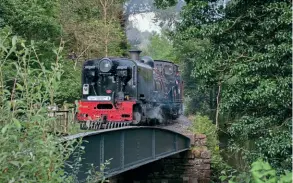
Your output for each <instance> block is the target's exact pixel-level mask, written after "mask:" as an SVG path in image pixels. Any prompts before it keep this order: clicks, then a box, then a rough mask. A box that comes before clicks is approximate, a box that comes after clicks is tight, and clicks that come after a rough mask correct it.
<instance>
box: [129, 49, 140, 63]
mask: <svg viewBox="0 0 293 183" xmlns="http://www.w3.org/2000/svg"><path fill="white" fill-rule="evenodd" d="M129 53H130V58H131V59H132V60H137V61H138V60H140V57H139V54H140V53H141V51H140V50H130V51H129Z"/></svg>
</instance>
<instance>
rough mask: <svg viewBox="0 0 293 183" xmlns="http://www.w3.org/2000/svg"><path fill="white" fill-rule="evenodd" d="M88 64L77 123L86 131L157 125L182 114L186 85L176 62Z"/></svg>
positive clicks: (134, 59) (134, 54) (133, 59)
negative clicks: (184, 85) (184, 87)
mask: <svg viewBox="0 0 293 183" xmlns="http://www.w3.org/2000/svg"><path fill="white" fill-rule="evenodd" d="M129 52H130V58H114V57H109V58H102V59H90V60H87V61H85V63H84V65H83V70H82V99H81V100H80V101H79V102H78V112H77V120H78V122H79V123H80V124H81V128H82V129H105V128H106V129H107V128H117V127H122V126H128V125H153V124H157V123H158V122H159V123H164V122H166V121H167V120H169V119H171V118H172V119H176V118H178V117H179V115H180V114H181V113H182V107H183V105H182V99H183V81H182V80H181V77H180V73H179V68H178V66H177V65H175V64H174V63H172V62H169V61H164V60H153V59H152V58H151V57H148V56H145V57H142V58H141V57H140V53H141V51H139V50H131V51H129Z"/></svg>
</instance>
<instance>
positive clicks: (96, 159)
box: [65, 127, 190, 181]
mask: <svg viewBox="0 0 293 183" xmlns="http://www.w3.org/2000/svg"><path fill="white" fill-rule="evenodd" d="M81 137H82V138H83V140H84V142H83V144H82V146H84V147H85V149H84V150H85V153H84V154H83V155H82V157H81V158H82V161H81V165H82V166H81V167H80V172H79V174H78V179H79V180H81V181H82V180H85V178H86V176H87V175H86V171H88V168H89V165H90V164H93V165H94V166H95V167H96V170H97V171H99V170H100V167H99V166H100V165H101V164H103V163H105V161H107V160H110V159H111V161H110V164H109V165H108V166H107V169H106V170H104V175H105V177H106V178H108V177H112V176H114V175H117V174H120V173H122V172H125V171H128V170H130V169H134V168H137V167H139V166H142V165H145V164H148V163H150V162H153V161H156V160H159V159H162V158H165V157H168V156H171V155H174V154H177V153H180V152H183V151H186V150H188V149H189V148H190V139H189V138H188V137H186V136H184V135H182V134H179V133H176V132H174V131H170V130H166V129H162V128H156V127H124V128H119V129H110V130H102V131H97V132H87V133H80V134H76V135H72V136H68V137H65V140H72V139H77V138H81ZM70 160H72V157H71V158H70Z"/></svg>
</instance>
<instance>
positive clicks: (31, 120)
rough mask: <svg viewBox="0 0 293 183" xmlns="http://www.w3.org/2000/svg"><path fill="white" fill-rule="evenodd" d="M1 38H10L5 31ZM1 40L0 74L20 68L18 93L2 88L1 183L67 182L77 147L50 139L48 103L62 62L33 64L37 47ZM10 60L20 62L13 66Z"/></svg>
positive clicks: (16, 82) (16, 81)
mask: <svg viewBox="0 0 293 183" xmlns="http://www.w3.org/2000/svg"><path fill="white" fill-rule="evenodd" d="M1 35H7V36H8V34H7V32H5V31H3V32H2V31H1ZM0 40H2V41H1V44H0V45H1V51H0V53H1V55H0V64H1V65H0V72H1V73H3V72H4V70H3V68H4V67H3V66H5V65H10V64H12V65H13V67H14V68H15V70H14V72H15V73H14V83H13V88H12V89H11V90H9V88H8V87H7V86H6V85H5V81H4V82H1V90H0V96H1V100H0V113H1V114H0V116H1V118H0V128H1V133H0V144H1V150H0V156H1V159H0V167H1V170H0V171H1V172H2V173H1V176H0V182H54V183H55V182H67V181H66V176H65V173H64V170H63V166H64V161H65V160H66V158H68V156H69V155H70V153H71V152H72V151H73V150H74V146H73V145H72V144H73V142H68V143H66V144H63V145H62V144H61V143H60V142H59V140H58V137H57V136H55V135H53V134H49V133H48V132H49V131H52V124H53V123H54V119H52V118H49V117H47V113H46V102H50V100H51V97H52V96H53V95H54V91H55V89H56V87H55V86H56V85H57V84H58V80H59V79H60V75H61V73H62V69H61V67H60V66H59V63H58V62H56V63H55V64H52V69H50V70H47V69H45V68H44V66H43V64H41V62H40V61H39V60H37V59H34V58H32V57H33V56H36V55H35V54H36V53H35V52H34V46H33V45H30V46H27V45H26V42H25V40H23V39H19V38H17V37H16V36H14V37H12V39H10V38H9V36H8V37H7V38H4V39H3V37H1V39H0ZM11 40H12V42H11V47H9V46H7V45H9V44H8V41H9V42H10V41H11ZM5 45H6V46H5ZM10 55H11V56H12V55H13V56H15V57H16V58H17V61H16V62H11V60H9V59H8V58H9V56H10ZM57 57H58V55H57ZM35 58H36V57H35ZM30 64H38V65H39V67H38V68H32V67H31V66H30ZM2 76H3V75H2ZM1 81H3V77H1Z"/></svg>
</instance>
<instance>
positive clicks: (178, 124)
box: [80, 116, 192, 133]
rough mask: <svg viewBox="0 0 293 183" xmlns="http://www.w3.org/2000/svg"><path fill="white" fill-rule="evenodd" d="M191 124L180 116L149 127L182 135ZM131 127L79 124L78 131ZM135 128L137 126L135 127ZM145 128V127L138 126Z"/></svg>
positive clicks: (116, 124) (95, 123)
mask: <svg viewBox="0 0 293 183" xmlns="http://www.w3.org/2000/svg"><path fill="white" fill-rule="evenodd" d="M191 125H192V122H191V121H190V120H189V119H188V118H187V117H185V116H180V117H179V118H178V119H176V120H167V121H166V122H165V123H157V124H152V125H151V126H155V127H160V128H164V129H168V130H172V131H175V132H178V133H184V132H187V131H189V130H188V128H189V127H191ZM129 126H133V125H132V124H131V122H120V123H113V122H112V123H111V122H108V123H101V122H89V121H88V122H81V123H80V129H82V130H95V131H99V130H106V129H115V128H123V127H129ZM136 126H137V125H136ZM140 126H145V125H140Z"/></svg>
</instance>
